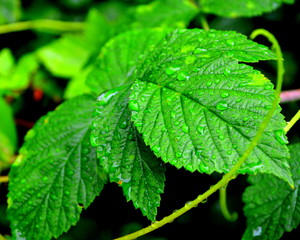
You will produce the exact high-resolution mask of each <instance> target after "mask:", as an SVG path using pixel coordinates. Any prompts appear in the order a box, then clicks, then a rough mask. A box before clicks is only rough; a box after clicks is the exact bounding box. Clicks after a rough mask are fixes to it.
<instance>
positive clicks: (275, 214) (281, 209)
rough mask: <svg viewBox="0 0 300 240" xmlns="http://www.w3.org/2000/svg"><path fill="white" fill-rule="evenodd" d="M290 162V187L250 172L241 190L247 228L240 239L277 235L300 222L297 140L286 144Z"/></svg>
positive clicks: (299, 159) (274, 238)
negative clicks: (244, 188)
mask: <svg viewBox="0 0 300 240" xmlns="http://www.w3.org/2000/svg"><path fill="white" fill-rule="evenodd" d="M289 149H290V153H291V158H290V159H289V163H290V166H291V172H292V175H293V177H292V178H293V180H294V183H295V189H291V188H290V187H289V186H288V185H287V184H286V183H285V182H284V181H282V180H281V179H278V178H276V177H275V176H273V175H269V174H265V175H263V174H259V175H257V176H250V177H249V182H250V183H251V185H250V186H249V187H247V188H246V190H245V192H244V194H243V201H244V202H245V207H244V212H245V215H246V217H247V229H246V231H245V233H244V235H243V239H245V240H248V239H261V240H262V239H266V240H267V239H272V240H276V239H280V238H281V236H282V235H283V233H284V232H290V231H292V230H293V229H296V228H297V226H298V225H299V224H300V191H299V190H300V171H299V169H300V144H299V143H297V144H294V145H291V146H289Z"/></svg>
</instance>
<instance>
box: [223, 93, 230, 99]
mask: <svg viewBox="0 0 300 240" xmlns="http://www.w3.org/2000/svg"><path fill="white" fill-rule="evenodd" d="M228 96H229V93H228V92H223V93H221V97H222V98H227V97H228Z"/></svg>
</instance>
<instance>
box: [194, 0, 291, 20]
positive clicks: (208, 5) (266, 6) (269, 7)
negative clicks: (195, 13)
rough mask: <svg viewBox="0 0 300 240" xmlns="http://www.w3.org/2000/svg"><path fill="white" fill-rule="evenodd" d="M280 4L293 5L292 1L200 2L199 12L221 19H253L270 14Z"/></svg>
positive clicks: (219, 0)
mask: <svg viewBox="0 0 300 240" xmlns="http://www.w3.org/2000/svg"><path fill="white" fill-rule="evenodd" d="M282 3H289V4H292V3H294V0H247V1H240V0H231V1H230V4H228V2H226V1H223V0H200V4H201V11H203V12H206V13H212V14H216V15H219V16H223V17H253V16H257V15H261V14H263V13H265V12H271V11H273V10H275V9H276V8H278V7H280V5H281V4H282Z"/></svg>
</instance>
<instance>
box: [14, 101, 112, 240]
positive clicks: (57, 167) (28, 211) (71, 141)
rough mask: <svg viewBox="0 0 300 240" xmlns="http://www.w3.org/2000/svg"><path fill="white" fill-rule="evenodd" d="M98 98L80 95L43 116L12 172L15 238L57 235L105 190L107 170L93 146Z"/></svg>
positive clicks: (69, 225)
mask: <svg viewBox="0 0 300 240" xmlns="http://www.w3.org/2000/svg"><path fill="white" fill-rule="evenodd" d="M94 107H95V100H94V98H93V97H91V96H85V95H84V96H80V97H77V98H74V99H71V100H69V101H67V102H65V103H63V104H62V105H61V106H60V107H58V108H57V110H56V111H54V112H50V113H49V114H47V115H46V116H45V117H42V118H41V119H40V120H39V121H38V122H37V123H36V125H35V126H34V128H33V129H31V130H30V131H29V132H28V134H27V135H26V138H25V143H24V145H23V146H22V148H21V150H20V155H19V157H18V158H17V160H16V161H15V163H14V164H13V165H12V168H11V171H10V173H9V177H10V181H9V194H8V204H9V206H8V214H9V218H10V221H11V228H12V232H13V235H14V237H16V236H19V237H20V236H22V237H24V238H26V239H33V240H39V239H41V240H47V239H51V238H52V237H55V238H57V237H58V236H59V235H61V234H62V233H63V232H65V231H67V230H68V229H69V228H70V227H71V225H74V224H75V223H76V222H77V221H78V220H79V214H80V212H81V211H82V208H87V207H88V206H89V205H90V203H91V202H92V201H93V200H94V198H95V197H96V196H97V195H98V194H99V193H100V192H101V190H102V188H103V186H104V183H105V182H106V174H105V173H104V171H103V169H102V168H101V167H100V165H99V164H98V161H97V159H96V151H95V149H94V148H92V147H91V145H90V130H89V127H90V124H91V116H92V112H93V110H94Z"/></svg>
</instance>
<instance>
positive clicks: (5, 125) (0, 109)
mask: <svg viewBox="0 0 300 240" xmlns="http://www.w3.org/2000/svg"><path fill="white" fill-rule="evenodd" d="M0 114H1V115H0V119H1V124H0V132H1V133H2V134H3V135H5V136H6V138H7V139H8V142H9V143H10V144H9V145H11V148H12V149H13V150H15V149H16V148H17V129H16V124H15V121H14V116H13V111H12V109H11V107H10V106H9V105H8V104H7V103H6V101H5V100H4V99H3V98H2V97H0Z"/></svg>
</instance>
